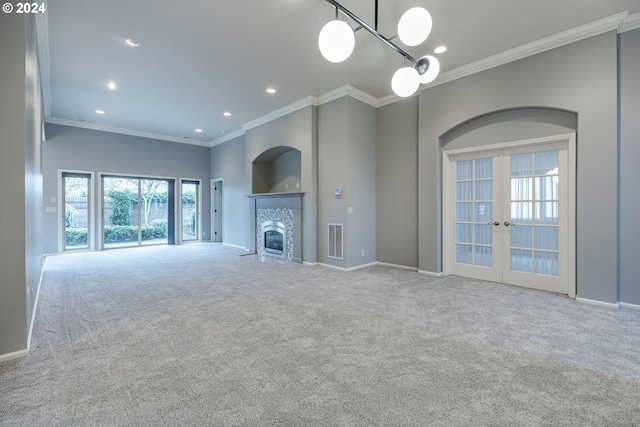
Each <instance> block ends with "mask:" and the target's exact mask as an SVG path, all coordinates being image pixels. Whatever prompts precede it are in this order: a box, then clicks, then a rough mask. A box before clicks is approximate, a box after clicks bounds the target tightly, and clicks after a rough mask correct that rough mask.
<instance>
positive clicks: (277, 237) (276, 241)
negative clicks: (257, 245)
mask: <svg viewBox="0 0 640 427" xmlns="http://www.w3.org/2000/svg"><path fill="white" fill-rule="evenodd" d="M261 228H262V233H263V236H264V239H263V244H264V251H265V252H267V253H269V254H273V255H277V256H281V257H282V258H286V255H287V254H286V241H287V240H286V237H287V236H286V234H287V229H286V227H285V225H284V224H283V223H281V222H279V221H265V222H263V223H262V225H261Z"/></svg>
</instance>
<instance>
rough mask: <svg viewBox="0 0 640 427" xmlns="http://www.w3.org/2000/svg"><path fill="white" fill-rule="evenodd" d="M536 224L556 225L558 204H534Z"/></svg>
mask: <svg viewBox="0 0 640 427" xmlns="http://www.w3.org/2000/svg"><path fill="white" fill-rule="evenodd" d="M534 205H535V209H534V211H535V214H536V215H535V221H536V224H554V225H557V224H558V202H536V203H535V204H534Z"/></svg>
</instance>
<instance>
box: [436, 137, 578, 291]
mask: <svg viewBox="0 0 640 427" xmlns="http://www.w3.org/2000/svg"><path fill="white" fill-rule="evenodd" d="M570 160H571V159H570V156H569V145H568V143H567V142H555V143H546V144H539V145H535V146H531V145H527V146H522V147H517V148H501V149H497V150H495V149H494V150H490V151H489V150H486V151H482V152H475V153H464V154H457V155H456V154H453V155H451V156H450V157H449V177H448V180H449V182H450V184H449V193H448V198H449V206H448V215H449V221H448V222H449V224H450V228H449V230H448V246H449V257H448V259H449V267H450V268H449V270H450V273H451V274H455V275H460V276H466V277H472V278H477V279H482V280H490V281H494V282H502V283H507V284H511V285H517V286H525V287H529V288H535V289H541V290H545V291H552V292H558V293H564V294H569V295H570V296H575V282H574V279H573V275H572V274H571V269H570V264H572V258H571V251H572V250H573V249H572V248H573V247H574V246H573V244H571V241H570V239H571V238H572V236H573V233H571V231H570V230H571V226H570V224H572V223H573V220H572V217H573V215H574V214H573V209H572V208H571V203H570V200H572V198H573V197H572V193H571V192H570V190H571V188H570V186H571V185H572V183H573V180H570V176H571V174H570V170H573V168H572V166H571V161H570Z"/></svg>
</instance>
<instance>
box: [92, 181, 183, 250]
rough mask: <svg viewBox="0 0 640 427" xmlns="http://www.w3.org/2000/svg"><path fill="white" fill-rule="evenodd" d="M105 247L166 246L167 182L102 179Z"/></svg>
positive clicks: (168, 206)
mask: <svg viewBox="0 0 640 427" xmlns="http://www.w3.org/2000/svg"><path fill="white" fill-rule="evenodd" d="M102 193H103V204H102V206H103V216H102V218H103V244H104V247H105V248H114V247H125V246H140V245H149V244H166V243H167V242H168V231H169V216H170V211H172V210H171V209H170V203H169V201H168V199H169V182H168V181H167V180H166V179H148V178H135V177H120V176H103V177H102Z"/></svg>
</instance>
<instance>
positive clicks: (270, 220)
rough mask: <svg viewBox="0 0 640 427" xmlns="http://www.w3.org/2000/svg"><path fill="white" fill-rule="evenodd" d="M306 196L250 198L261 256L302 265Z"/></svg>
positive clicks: (251, 196) (254, 195) (281, 195)
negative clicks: (303, 201)
mask: <svg viewBox="0 0 640 427" xmlns="http://www.w3.org/2000/svg"><path fill="white" fill-rule="evenodd" d="M302 196H303V193H264V194H251V195H249V196H248V197H249V198H250V199H251V201H252V203H251V212H252V215H251V219H252V226H251V229H252V230H253V234H254V236H253V237H254V239H253V240H254V242H255V251H256V253H257V254H258V255H263V256H268V257H272V258H278V259H281V260H283V261H294V262H302Z"/></svg>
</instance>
